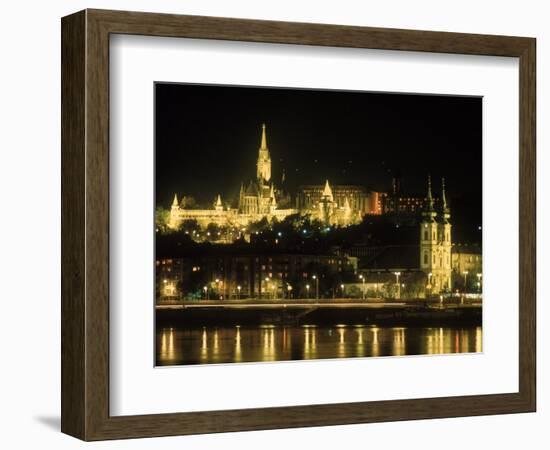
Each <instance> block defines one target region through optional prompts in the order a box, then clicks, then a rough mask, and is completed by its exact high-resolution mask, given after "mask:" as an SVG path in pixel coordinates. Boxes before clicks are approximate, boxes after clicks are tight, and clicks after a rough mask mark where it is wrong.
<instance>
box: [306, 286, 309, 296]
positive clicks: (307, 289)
mask: <svg viewBox="0 0 550 450" xmlns="http://www.w3.org/2000/svg"><path fill="white" fill-rule="evenodd" d="M306 292H307V294H306V298H309V284H306Z"/></svg>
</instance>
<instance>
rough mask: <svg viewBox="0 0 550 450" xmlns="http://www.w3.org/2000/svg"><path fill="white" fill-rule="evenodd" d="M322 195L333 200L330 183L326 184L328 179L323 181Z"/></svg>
mask: <svg viewBox="0 0 550 450" xmlns="http://www.w3.org/2000/svg"><path fill="white" fill-rule="evenodd" d="M322 197H323V198H326V199H329V200H330V201H333V196H332V189H331V187H330V184H328V180H326V182H325V188H324V189H323V195H322Z"/></svg>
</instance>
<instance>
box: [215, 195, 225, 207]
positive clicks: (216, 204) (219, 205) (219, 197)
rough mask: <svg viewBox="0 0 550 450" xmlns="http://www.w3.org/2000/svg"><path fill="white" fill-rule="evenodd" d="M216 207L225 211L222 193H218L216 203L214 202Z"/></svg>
mask: <svg viewBox="0 0 550 450" xmlns="http://www.w3.org/2000/svg"><path fill="white" fill-rule="evenodd" d="M214 209H215V210H216V211H223V204H222V197H221V195H220V194H218V198H217V199H216V203H215V204H214Z"/></svg>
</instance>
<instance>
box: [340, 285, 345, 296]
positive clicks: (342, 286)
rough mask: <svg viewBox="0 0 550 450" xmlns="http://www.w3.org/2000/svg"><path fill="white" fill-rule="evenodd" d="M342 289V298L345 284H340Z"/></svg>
mask: <svg viewBox="0 0 550 450" xmlns="http://www.w3.org/2000/svg"><path fill="white" fill-rule="evenodd" d="M340 289H342V298H344V285H343V284H341V285H340Z"/></svg>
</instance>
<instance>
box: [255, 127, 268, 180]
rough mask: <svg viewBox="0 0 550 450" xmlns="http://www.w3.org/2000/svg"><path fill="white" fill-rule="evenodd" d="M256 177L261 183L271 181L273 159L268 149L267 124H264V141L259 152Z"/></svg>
mask: <svg viewBox="0 0 550 450" xmlns="http://www.w3.org/2000/svg"><path fill="white" fill-rule="evenodd" d="M256 167H257V171H256V175H257V178H258V181H259V182H260V183H262V181H263V182H268V181H269V180H271V157H270V156H269V149H268V148H267V139H266V137H265V123H264V124H262V141H261V144H260V149H259V152H258V163H257V165H256Z"/></svg>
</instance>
